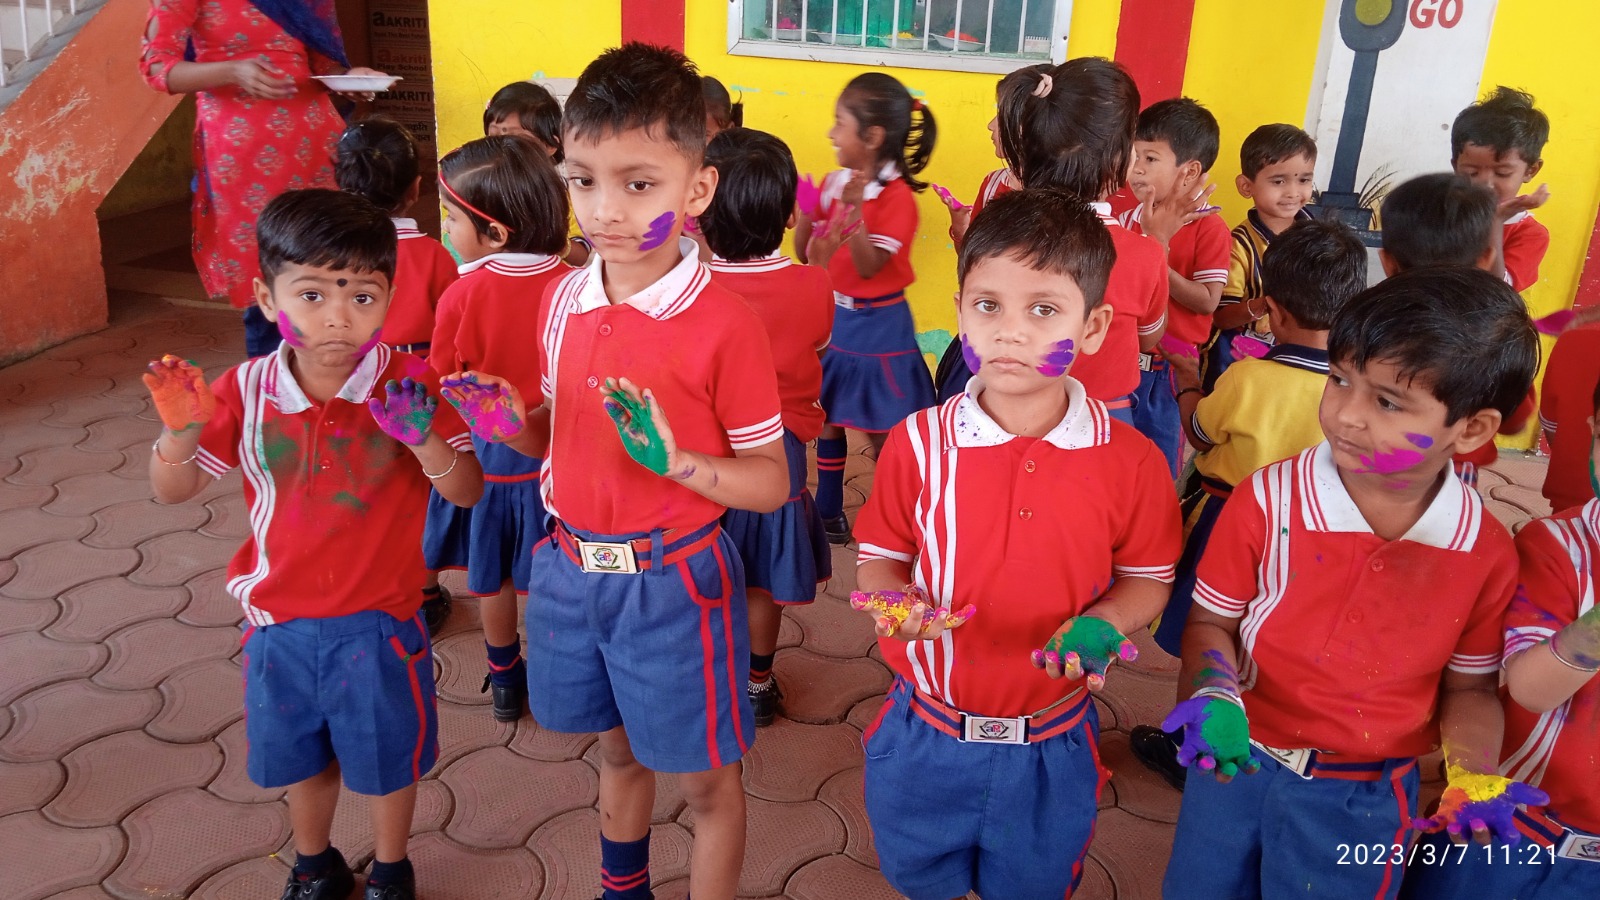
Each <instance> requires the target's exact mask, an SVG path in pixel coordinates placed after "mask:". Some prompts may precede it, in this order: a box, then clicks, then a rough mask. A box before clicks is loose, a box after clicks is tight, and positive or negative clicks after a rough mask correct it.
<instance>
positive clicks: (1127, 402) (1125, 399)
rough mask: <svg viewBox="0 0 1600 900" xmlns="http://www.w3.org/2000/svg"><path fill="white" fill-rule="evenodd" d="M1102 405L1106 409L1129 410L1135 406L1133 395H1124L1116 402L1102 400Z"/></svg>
mask: <svg viewBox="0 0 1600 900" xmlns="http://www.w3.org/2000/svg"><path fill="white" fill-rule="evenodd" d="M1100 405H1101V406H1104V407H1105V408H1106V409H1128V408H1130V407H1132V406H1133V395H1132V394H1123V395H1122V396H1121V397H1118V398H1117V399H1115V400H1101V401H1100Z"/></svg>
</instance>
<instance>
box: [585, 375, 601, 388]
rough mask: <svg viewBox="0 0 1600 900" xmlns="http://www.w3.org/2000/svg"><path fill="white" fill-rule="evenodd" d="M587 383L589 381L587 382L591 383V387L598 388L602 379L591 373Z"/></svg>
mask: <svg viewBox="0 0 1600 900" xmlns="http://www.w3.org/2000/svg"><path fill="white" fill-rule="evenodd" d="M586 383H587V384H588V385H589V387H591V388H597V387H599V386H600V379H598V378H596V377H594V376H593V375H590V376H589V380H588V381H587V382H586Z"/></svg>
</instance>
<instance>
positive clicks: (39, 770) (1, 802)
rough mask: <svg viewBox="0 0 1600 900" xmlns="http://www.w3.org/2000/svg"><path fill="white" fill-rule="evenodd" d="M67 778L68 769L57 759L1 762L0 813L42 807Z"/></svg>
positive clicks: (5, 813)
mask: <svg viewBox="0 0 1600 900" xmlns="http://www.w3.org/2000/svg"><path fill="white" fill-rule="evenodd" d="M66 780H67V773H66V770H64V769H62V768H61V764H60V763H58V762H55V761H53V760H41V761H39V762H33V763H6V764H4V765H0V816H9V815H11V814H12V813H17V812H23V811H25V810H31V809H38V808H39V807H41V806H43V805H45V804H46V803H48V802H50V798H51V797H54V796H55V795H56V794H57V793H58V792H59V791H60V790H61V785H63V784H65V783H66Z"/></svg>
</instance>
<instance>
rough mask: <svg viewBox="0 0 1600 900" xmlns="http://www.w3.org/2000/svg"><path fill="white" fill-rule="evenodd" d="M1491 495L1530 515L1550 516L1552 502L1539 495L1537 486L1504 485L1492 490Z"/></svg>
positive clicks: (1490, 490)
mask: <svg viewBox="0 0 1600 900" xmlns="http://www.w3.org/2000/svg"><path fill="white" fill-rule="evenodd" d="M1489 494H1490V496H1492V497H1494V499H1496V500H1499V501H1501V502H1503V503H1509V504H1511V505H1513V506H1516V507H1519V508H1521V509H1523V510H1525V511H1526V512H1527V513H1528V514H1529V515H1532V516H1548V515H1550V501H1549V500H1546V499H1545V498H1544V495H1543V494H1541V493H1539V488H1538V487H1537V486H1530V485H1526V484H1516V483H1513V484H1503V485H1499V486H1497V487H1492V488H1490V489H1489Z"/></svg>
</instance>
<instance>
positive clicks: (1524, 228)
mask: <svg viewBox="0 0 1600 900" xmlns="http://www.w3.org/2000/svg"><path fill="white" fill-rule="evenodd" d="M1548 140H1550V119H1549V117H1547V116H1546V115H1545V114H1544V113H1542V112H1540V111H1539V109H1538V108H1537V107H1535V106H1534V105H1533V97H1531V96H1529V95H1528V94H1525V93H1523V92H1522V91H1518V90H1513V89H1511V88H1508V87H1497V88H1495V89H1494V93H1492V94H1490V95H1489V96H1487V97H1485V98H1484V99H1482V100H1479V101H1478V102H1477V103H1474V104H1472V105H1471V106H1469V107H1467V108H1466V109H1464V110H1462V111H1461V113H1460V114H1459V115H1457V116H1456V120H1455V122H1454V123H1452V124H1451V126H1450V167H1451V168H1452V169H1454V170H1455V171H1456V174H1458V175H1463V176H1466V177H1467V178H1470V179H1472V181H1473V183H1474V184H1481V185H1484V186H1486V187H1488V188H1489V189H1490V190H1492V191H1494V197H1495V201H1496V202H1497V204H1498V207H1497V210H1498V213H1499V218H1500V221H1501V222H1504V223H1505V228H1504V233H1503V234H1502V236H1501V240H1500V257H1499V259H1500V267H1501V268H1503V270H1504V272H1505V278H1506V283H1507V284H1509V285H1511V287H1512V289H1513V290H1516V291H1518V292H1521V291H1525V290H1527V289H1528V288H1530V287H1532V286H1533V284H1534V282H1536V281H1538V280H1539V263H1540V262H1542V261H1543V260H1544V254H1545V251H1547V250H1549V249H1550V229H1548V228H1546V227H1544V225H1542V224H1540V223H1539V222H1538V221H1536V220H1535V219H1534V218H1533V210H1535V209H1538V208H1539V207H1541V206H1543V205H1544V204H1545V202H1546V201H1548V200H1549V199H1550V191H1549V189H1548V188H1547V187H1546V186H1545V185H1542V184H1541V185H1539V189H1538V190H1536V191H1534V192H1533V193H1531V194H1519V193H1518V191H1520V190H1521V189H1522V186H1523V185H1525V184H1527V183H1529V182H1530V181H1532V180H1533V179H1534V176H1536V175H1538V174H1539V170H1540V169H1542V168H1544V157H1543V154H1544V145H1545V142H1546V141H1548Z"/></svg>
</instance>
